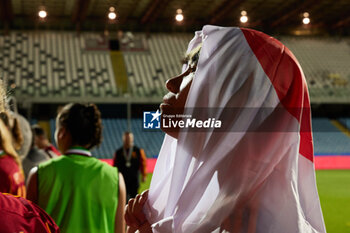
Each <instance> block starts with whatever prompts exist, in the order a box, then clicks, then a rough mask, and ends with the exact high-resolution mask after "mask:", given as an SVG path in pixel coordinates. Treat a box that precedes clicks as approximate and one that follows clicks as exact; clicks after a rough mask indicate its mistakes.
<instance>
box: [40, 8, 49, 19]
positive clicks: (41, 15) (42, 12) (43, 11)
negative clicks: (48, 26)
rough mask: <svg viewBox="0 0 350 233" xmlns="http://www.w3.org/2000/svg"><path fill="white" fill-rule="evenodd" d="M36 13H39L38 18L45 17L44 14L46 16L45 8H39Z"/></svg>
mask: <svg viewBox="0 0 350 233" xmlns="http://www.w3.org/2000/svg"><path fill="white" fill-rule="evenodd" d="M38 15H39V17H40V18H42V19H45V18H46V16H47V12H46V11H45V10H40V11H39V12H38Z"/></svg>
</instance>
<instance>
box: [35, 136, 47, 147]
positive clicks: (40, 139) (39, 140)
mask: <svg viewBox="0 0 350 233" xmlns="http://www.w3.org/2000/svg"><path fill="white" fill-rule="evenodd" d="M45 139H46V138H45V136H43V135H38V136H34V143H35V145H36V146H37V147H38V148H39V149H45V147H46V144H45Z"/></svg>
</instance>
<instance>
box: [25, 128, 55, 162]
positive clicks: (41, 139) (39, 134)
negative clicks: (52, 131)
mask: <svg viewBox="0 0 350 233" xmlns="http://www.w3.org/2000/svg"><path fill="white" fill-rule="evenodd" d="M32 131H33V134H34V135H33V136H34V143H35V145H36V146H37V147H38V148H39V149H42V150H44V151H45V153H46V154H47V155H48V156H49V157H50V158H56V157H57V156H60V155H61V153H60V152H59V151H58V150H57V149H56V147H55V146H54V145H52V144H51V143H50V142H49V139H48V138H47V135H46V132H45V130H44V129H43V128H42V127H41V126H40V125H32Z"/></svg>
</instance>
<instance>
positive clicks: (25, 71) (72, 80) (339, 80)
mask: <svg viewBox="0 0 350 233" xmlns="http://www.w3.org/2000/svg"><path fill="white" fill-rule="evenodd" d="M192 37H193V34H188V33H187V34H185V33H175V34H165V33H152V34H145V33H138V34H135V35H133V36H132V37H131V39H128V42H127V43H126V44H125V43H124V44H122V46H121V48H122V49H123V48H127V49H125V50H124V51H122V52H123V57H124V61H125V66H126V70H127V78H128V82H129V90H128V91H129V96H132V97H135V98H139V99H142V98H144V97H154V98H155V99H156V101H159V99H160V97H161V96H163V95H164V94H165V92H166V90H165V88H164V83H165V81H166V80H167V79H168V78H169V77H172V76H174V75H176V74H178V73H179V72H180V70H181V63H180V62H181V59H182V57H183V54H184V52H185V50H186V46H187V43H188V41H189V40H190V39H191V38H192ZM278 39H280V40H281V41H282V42H283V43H284V44H286V46H287V47H288V48H290V50H291V51H292V52H293V53H294V54H295V56H296V57H297V58H298V60H299V62H300V64H301V66H302V67H303V70H304V72H305V76H306V79H307V81H308V84H309V89H310V96H311V102H312V103H330V102H331V103H344V102H348V97H349V96H350V88H349V86H350V66H349V65H348V61H349V60H350V46H349V44H350V41H349V39H347V38H345V39H337V38H315V37H281V38H278ZM133 40H135V41H133ZM121 42H122V41H121ZM136 42H137V43H136ZM135 44H137V48H134V49H132V47H133V46H135ZM0 50H1V51H2V52H3V56H1V57H0V70H2V74H1V75H2V76H3V77H5V78H7V79H8V83H9V86H12V87H14V85H15V86H16V87H17V88H16V89H15V90H16V92H15V94H16V97H17V99H18V100H19V101H20V100H23V99H26V100H27V101H28V98H29V99H32V101H33V102H35V99H38V98H39V100H38V102H42V101H47V100H48V99H50V100H51V101H54V100H57V98H48V97H61V98H65V99H66V100H70V99H74V98H80V97H90V98H93V99H94V100H96V101H98V100H102V101H103V100H106V97H107V98H113V97H123V93H121V92H120V90H119V89H118V86H117V85H116V80H115V76H114V69H116V67H113V66H112V63H111V55H110V51H109V47H108V40H107V39H106V38H104V37H103V36H101V34H98V33H81V34H80V35H79V36H77V35H76V34H75V33H74V32H55V31H45V32H34V31H32V32H15V31H14V32H11V33H10V34H9V35H8V36H3V35H2V36H0ZM13 84H14V85H13Z"/></svg>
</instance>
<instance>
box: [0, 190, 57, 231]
mask: <svg viewBox="0 0 350 233" xmlns="http://www.w3.org/2000/svg"><path fill="white" fill-rule="evenodd" d="M0 219H1V226H0V232H1V233H59V232H60V230H59V228H58V226H57V225H56V223H55V222H54V221H53V220H52V218H51V217H50V216H49V215H48V214H47V213H46V212H45V211H43V210H42V209H40V207H38V206H37V205H35V204H34V203H32V202H30V201H28V200H26V199H24V198H22V197H15V196H12V195H10V194H3V193H0Z"/></svg>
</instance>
